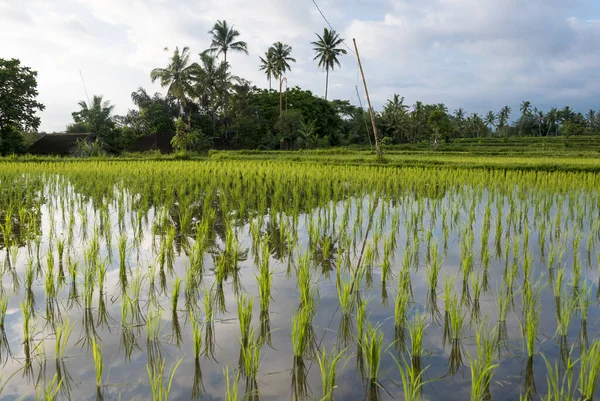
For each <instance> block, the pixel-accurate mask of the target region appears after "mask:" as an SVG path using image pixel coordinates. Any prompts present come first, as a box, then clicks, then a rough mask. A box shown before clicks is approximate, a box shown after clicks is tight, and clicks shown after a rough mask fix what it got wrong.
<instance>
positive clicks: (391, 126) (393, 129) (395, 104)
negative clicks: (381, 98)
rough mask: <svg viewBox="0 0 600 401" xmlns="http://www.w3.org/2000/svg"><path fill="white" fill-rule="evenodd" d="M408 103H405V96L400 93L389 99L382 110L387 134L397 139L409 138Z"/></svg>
mask: <svg viewBox="0 0 600 401" xmlns="http://www.w3.org/2000/svg"><path fill="white" fill-rule="evenodd" d="M408 108H409V107H408V105H406V104H404V97H400V95H398V94H394V96H393V97H392V98H391V99H389V100H388V101H387V103H386V104H385V106H383V111H382V112H381V120H382V124H383V128H384V132H385V133H386V135H390V136H391V137H393V138H394V139H395V140H402V139H406V140H407V139H408V136H407V124H406V119H407V117H408V116H407V111H408Z"/></svg>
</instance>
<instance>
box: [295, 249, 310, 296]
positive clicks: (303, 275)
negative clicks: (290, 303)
mask: <svg viewBox="0 0 600 401" xmlns="http://www.w3.org/2000/svg"><path fill="white" fill-rule="evenodd" d="M297 275H298V288H299V290H300V304H301V305H305V304H307V303H308V302H310V298H312V294H311V287H312V275H311V272H310V261H309V258H308V255H304V256H301V257H300V260H299V261H298V271H297Z"/></svg>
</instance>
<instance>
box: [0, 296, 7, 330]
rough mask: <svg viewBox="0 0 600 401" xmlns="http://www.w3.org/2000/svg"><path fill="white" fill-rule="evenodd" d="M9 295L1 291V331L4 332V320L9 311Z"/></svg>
mask: <svg viewBox="0 0 600 401" xmlns="http://www.w3.org/2000/svg"><path fill="white" fill-rule="evenodd" d="M8 300H9V298H8V293H6V292H4V291H0V330H4V320H5V318H6V310H7V309H8Z"/></svg>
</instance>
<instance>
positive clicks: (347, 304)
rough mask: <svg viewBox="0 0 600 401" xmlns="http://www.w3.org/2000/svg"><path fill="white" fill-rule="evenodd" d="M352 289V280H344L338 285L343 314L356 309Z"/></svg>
mask: <svg viewBox="0 0 600 401" xmlns="http://www.w3.org/2000/svg"><path fill="white" fill-rule="evenodd" d="M351 291H352V282H346V281H344V282H340V283H339V284H338V285H337V295H338V301H339V304H340V309H341V311H342V314H343V315H349V314H350V313H352V310H353V309H354V301H353V298H352V293H351Z"/></svg>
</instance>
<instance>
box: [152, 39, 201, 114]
mask: <svg viewBox="0 0 600 401" xmlns="http://www.w3.org/2000/svg"><path fill="white" fill-rule="evenodd" d="M165 50H168V49H166V48H165ZM189 51H190V49H189V48H188V47H184V48H183V49H182V51H181V52H180V51H179V47H176V48H175V51H174V52H173V56H171V61H170V62H169V65H168V66H167V68H155V69H153V70H152V72H150V79H151V80H152V82H155V81H156V80H160V86H162V87H163V88H165V87H168V89H167V96H171V97H173V98H175V99H177V101H178V103H179V107H180V109H181V110H183V109H182V105H185V104H186V96H187V95H189V94H191V93H193V91H194V88H193V85H192V78H193V72H194V70H195V68H197V66H196V65H195V64H196V63H193V64H190V54H189Z"/></svg>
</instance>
